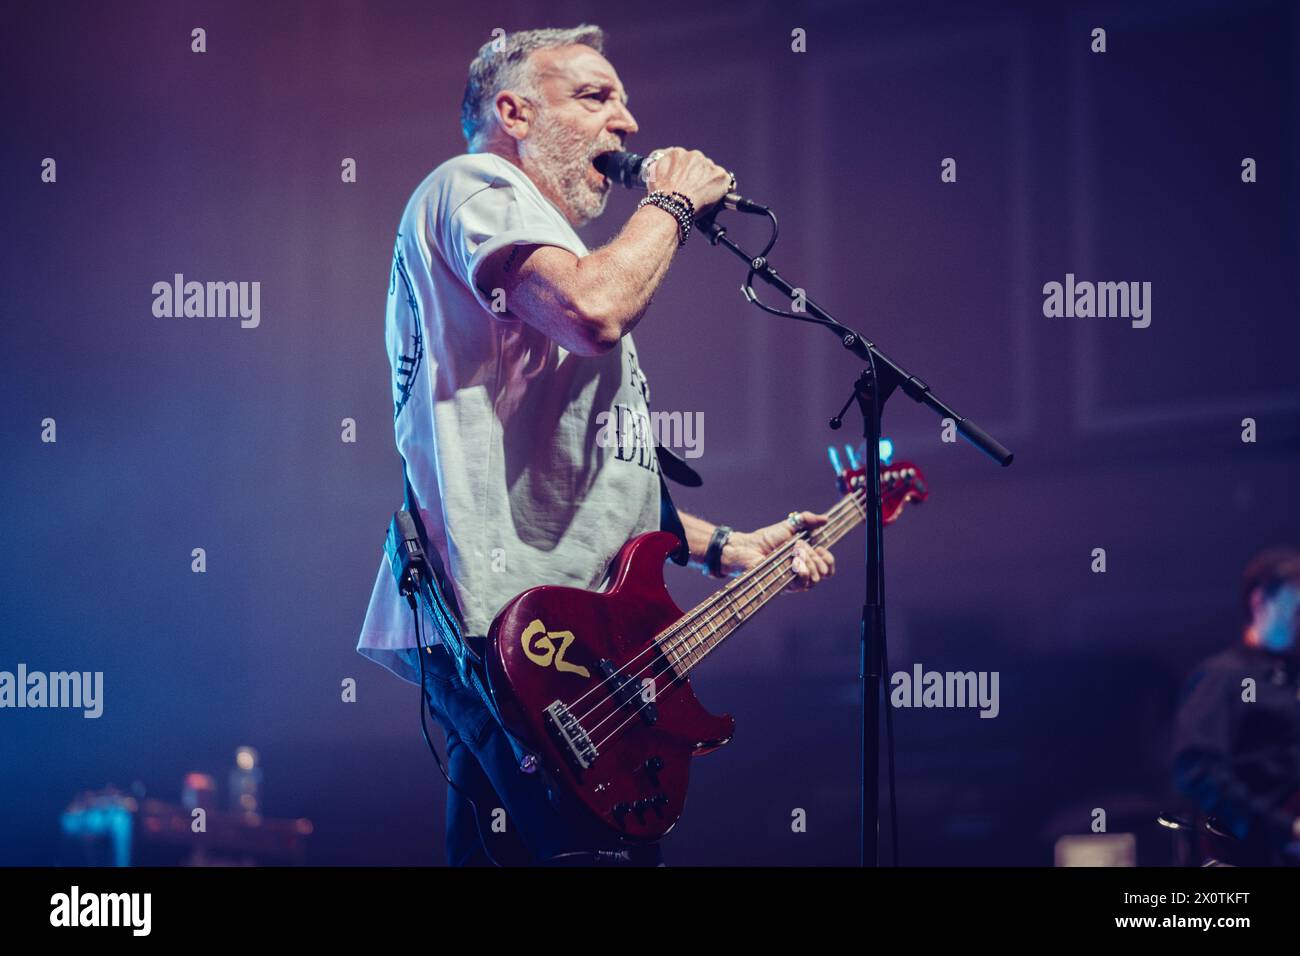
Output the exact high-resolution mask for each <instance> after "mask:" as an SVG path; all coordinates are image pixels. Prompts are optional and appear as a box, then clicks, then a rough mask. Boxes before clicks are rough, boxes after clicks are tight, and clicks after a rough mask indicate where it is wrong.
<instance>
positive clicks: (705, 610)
mask: <svg viewBox="0 0 1300 956" xmlns="http://www.w3.org/2000/svg"><path fill="white" fill-rule="evenodd" d="M855 493H856V492H855ZM852 499H853V494H849V495H845V496H844V497H843V498H842V499H840V501H838V502H836V504H835V505H834V506H833V507H832V508H831V509H830V511H829V512H828V515H827V523H826V524H825V525H822V526H820V527H818V528H813V529H810V530H811V531H812V532H813V533H816V532H818V531H821V530H822V529H823V528H826V527H828V526H829V525H830V524H831V523H832V522H833V521H835V520H837V517H838V516H837V515H836V512H837V511H840V510H841V509H843V508H844V507H845V506H846V505H847V504H848V503H849V502H850V501H851V500H852ZM810 537H811V536H810V535H804V534H801V535H797V536H795V537H794V538H791V539H790V540H789V541H786V542H784V543H783V544H781V545H780V547H779V548H777V549H776V550H774V551H773V552H772V553H771V554H770V555H768V556H767V557H765V558H764V559H763V560H762V561H761V562H760V563H759V564H757V565H755V566H754V567H753V568H751V569H750V571H749V572H748V573H746V575H745V576H744V577H743V578H741V579H739V581H744V582H745V583H744V584H740V583H739V581H737V582H735V583H733V585H731V586H728V587H724V588H722V589H720V590H718V591H716V592H714V593H713V594H711V595H710V596H709V597H708V598H706V599H705V600H704V601H701V602H700V603H699V604H698V605H696V607H694V608H692V609H691V610H690V611H689V612H687V613H686V614H684V615H682V617H681V618H679V619H678V620H676V621H674V622H673V623H672V624H671V625H669V626H668V627H667V628H665V629H664V630H663V631H662V632H661V633H659V634H656V635H655V636H654V638H653V639H652V640H651V642H650V644H648V645H647V646H646V647H644V648H642V649H641V650H640V651H639V652H638V653H636V654H635V655H633V656H632V657H631V658H629V659H628V660H627V661H625V662H624V663H623V665H622V669H623V670H626V669H627V668H628V667H630V666H632V665H634V664H635V663H636V662H637V660H638V659H639V658H641V657H644V656H646V655H654V654H655V652H656V651H661V650H662V648H663V647H664V645H666V644H667V643H668V642H669V641H670V640H671V639H672V638H674V637H676V636H677V635H678V634H679V633H681V632H682V631H684V630H687V629H688V628H689V627H690V625H691V622H692V621H694V620H696V619H699V618H703V617H705V616H709V615H711V613H712V611H713V609H714V608H716V607H717V606H718V605H720V604H721V603H722V601H723V600H728V599H732V598H734V597H735V596H736V595H739V594H741V593H742V592H745V591H748V590H750V589H751V588H752V586H753V582H754V581H756V580H758V579H759V578H760V577H762V575H763V574H765V573H766V572H767V571H769V570H770V569H771V568H772V567H775V566H777V565H779V564H780V563H781V562H782V561H784V560H785V559H786V557H787V556H788V553H789V552H790V551H792V550H793V549H794V547H795V545H796V544H797V543H798V542H799V541H804V540H809V538H810ZM649 663H650V664H653V663H654V657H653V656H652V657H651V660H650V662H649ZM644 670H645V669H644V668H642V670H641V671H638V672H637V673H636V674H632V675H629V677H628V680H635V679H636V678H637V677H639V676H640V674H641V673H644ZM616 676H617V675H615V676H612V677H608V678H606V679H605V680H603V681H601V682H600V683H598V684H595V685H593V686H591V687H589V688H588V689H587V690H586V691H585V692H584V693H583V694H582V695H581V696H580V697H578V698H576V699H575V700H573V701H570V702H569V703H567V704H566V706H567V707H569V708H573V707H576V706H577V705H578V704H581V703H582V702H583V701H584V700H585V699H586V698H587V697H589V696H591V695H592V694H594V693H596V692H597V691H599V690H600V689H601V688H603V687H604V686H605V685H606V684H612V683H614V681H615V679H616ZM626 683H627V681H624V682H623V684H622V685H619V686H615V687H614V690H613V692H612V693H610V694H608V695H606V696H605V697H604V698H602V699H601V700H599V701H597V702H596V703H595V704H593V705H592V706H591V708H590V709H589V710H588V711H587V712H586V713H584V714H582V715H581V716H580V717H578V718H577V719H578V720H579V721H582V720H585V719H587V717H589V716H590V715H591V714H592V713H594V712H595V710H596V709H597V708H598V707H600V706H601V705H602V704H604V703H605V702H606V701H608V700H610V699H611V698H612V697H614V695H615V694H617V693H618V691H619V690H620V689H621V686H625V685H626Z"/></svg>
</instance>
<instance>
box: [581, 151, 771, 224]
mask: <svg viewBox="0 0 1300 956" xmlns="http://www.w3.org/2000/svg"><path fill="white" fill-rule="evenodd" d="M591 165H593V166H595V167H596V171H597V172H599V173H600V174H601V175H603V176H607V177H609V180H610V181H611V182H615V183H618V184H619V185H620V186H626V187H627V188H628V189H641V188H642V187H643V186H645V184H646V179H647V176H646V173H647V172H648V167H647V165H646V161H645V157H644V156H642V155H641V154H640V153H628V152H613V153H601V154H600V155H599V156H597V157H596V158H595V159H593V160H592V161H591ZM720 205H721V206H722V208H724V209H734V210H735V211H736V212H747V213H750V214H753V215H759V216H766V215H767V207H766V206H760V205H759V204H758V203H756V202H753V201H751V200H749V199H746V198H745V197H744V196H740V195H737V194H736V193H727V195H725V196H723V197H722V202H721V203H720Z"/></svg>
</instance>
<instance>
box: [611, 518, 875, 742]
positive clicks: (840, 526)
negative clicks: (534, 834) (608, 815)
mask: <svg viewBox="0 0 1300 956" xmlns="http://www.w3.org/2000/svg"><path fill="white" fill-rule="evenodd" d="M845 497H846V498H848V499H850V500H854V499H856V495H852V496H845ZM864 512H865V509H864V508H861V507H859V508H857V509H854V514H853V515H852V516H851V517H852V520H846V521H840V522H837V527H836V528H835V529H834V530H835V531H837V532H839V533H838V534H834V533H833V534H827V535H823V536H822V537H821V540H825V539H829V540H828V541H827V545H834V544H835V543H836V542H837V541H839V540H840V538H842V537H843V536H844V535H845V534H847V533H848V532H849V531H851V530H852V529H853V528H855V527H856V526H857V525H858V523H859V522H860V521H861V519H862V517H863V516H864ZM830 524H831V523H830V522H829V521H828V522H827V523H826V524H825V525H822V526H821V527H820V528H816V529H814V530H815V531H821V530H822V529H823V528H829V527H830ZM824 546H825V545H824ZM773 570H775V569H774V568H769V569H768V570H767V571H765V572H764V574H763V577H767V576H768V575H769V574H771V572H772V571H773ZM783 574H788V575H793V574H794V572H793V571H792V570H791V569H790V568H788V567H787V568H785V569H784V570H783V571H782V572H780V573H778V574H777V576H776V578H775V579H774V580H779V579H780V578H781V577H782V575H783ZM771 583H773V582H772V581H768V582H766V583H765V585H764V588H766V586H767V585H768V584H771ZM788 583H789V582H788V581H787V582H785V583H784V584H783V585H782V588H784V586H785V585H786V584H788ZM780 590H781V589H778V590H777V591H776V592H773V594H772V595H768V594H766V591H764V592H760V595H759V596H760V597H764V598H767V597H771V596H774V595H775V594H777V593H780ZM742 623H743V622H742ZM718 646H720V642H719V643H718V644H714V645H713V646H712V647H709V648H707V649H706V650H705V652H704V654H702V655H701V656H700V657H699V659H698V660H695V661H693V662H692V663H691V665H690V666H691V667H692V668H693V667H694V666H695V665H696V664H698V663H699V662H700V661H703V660H704V658H705V657H707V656H708V655H709V654H710V653H712V651H713V650H714V649H715V648H716V647H718ZM651 666H653V662H652V663H651ZM672 669H673V668H672V664H671V662H669V667H667V668H665V670H672ZM689 670H690V668H687V671H684V672H682V673H680V674H676V676H674V677H673V679H672V680H671V681H669V682H668V685H667V686H666V687H664V688H663V690H661V691H659V692H658V693H656V695H655V696H656V698H658V697H659V696H660V695H662V694H664V693H667V692H668V691H669V690H671V689H672V688H673V687H674V686H676V685H677V684H678V683H679V682H681V681H684V680H686V679H687V674H688V673H689ZM660 673H661V674H662V673H664V671H660ZM656 676H657V675H656ZM653 702H654V701H645V702H643V703H642V704H641V706H640V707H638V708H637V709H636V710H634V711H633V712H632V713H631V714H629V715H628V716H627V717H626V718H624V719H623V721H622V722H621V723H620V724H619V725H618V726H617V727H615V728H614V729H613V730H611V731H610V732H609V733H608V734H607V735H606V736H605V737H603V738H602V739H601V741H600V742H599V743H598V744H596V745H595V747H596V750H597V751H599V750H600V748H601V747H604V746H605V745H606V744H607V743H609V742H610V741H611V740H613V739H614V737H615V736H616V735H617V734H618V732H619V731H620V730H622V729H623V728H624V727H626V726H627V725H628V723H629V722H631V721H633V720H635V719H636V718H637V716H639V715H640V713H641V711H642V710H644V709H645V708H646V707H648V706H649V705H650V704H652V703H653ZM625 706H626V704H623V705H620V706H619V707H616V708H615V709H614V710H613V711H611V712H610V714H609V715H607V716H606V717H605V718H603V719H602V720H601V721H600V723H598V724H596V725H595V726H596V727H599V726H600V725H601V724H603V723H605V721H607V720H608V719H609V717H612V716H613V715H614V714H617V713H618V711H619V710H621V709H622V708H623V707H625ZM593 710H594V708H593ZM593 729H595V728H593Z"/></svg>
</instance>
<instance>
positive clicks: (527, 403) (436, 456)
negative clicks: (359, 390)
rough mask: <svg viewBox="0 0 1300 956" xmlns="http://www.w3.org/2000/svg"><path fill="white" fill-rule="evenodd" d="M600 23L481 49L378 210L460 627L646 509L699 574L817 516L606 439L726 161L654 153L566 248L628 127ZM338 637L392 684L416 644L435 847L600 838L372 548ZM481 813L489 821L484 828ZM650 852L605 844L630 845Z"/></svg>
mask: <svg viewBox="0 0 1300 956" xmlns="http://www.w3.org/2000/svg"><path fill="white" fill-rule="evenodd" d="M603 43H604V35H603V33H602V31H601V30H600V28H598V27H594V26H580V27H576V28H574V29H571V30H529V31H524V32H520V33H515V34H512V35H509V36H507V37H505V38H502V39H500V40H496V41H493V42H490V43H488V44H486V45H484V46H483V48H482V49H480V50H479V52H478V56H477V57H476V58H475V59H474V61H473V63H471V64H470V68H469V82H468V84H467V85H466V88H465V97H464V102H463V103H462V106H461V128H462V130H463V132H464V134H465V139H466V141H467V143H468V150H469V151H468V152H467V153H466V154H464V155H460V156H456V157H453V158H452V159H449V160H447V161H446V162H444V163H443V164H442V165H441V166H439V167H438V168H437V169H435V170H434V171H433V172H432V173H431V174H430V175H429V176H428V178H426V179H425V180H424V182H422V183H421V184H420V185H419V187H417V189H416V190H415V193H414V195H413V196H412V197H411V199H410V202H409V203H408V204H407V206H406V209H405V211H404V213H403V214H402V218H401V222H400V225H399V226H398V232H397V242H396V247H395V249H394V251H393V265H392V273H391V276H390V279H389V286H388V305H387V320H386V338H387V345H388V355H389V359H390V361H391V363H392V367H393V398H394V403H395V406H396V419H395V426H394V427H395V431H396V439H397V448H398V451H399V452H400V453H401V455H402V456H403V458H404V459H405V462H406V467H407V474H408V478H409V480H410V484H411V488H412V490H413V492H414V497H415V499H416V502H418V507H419V515H420V517H421V518H422V520H423V522H424V525H425V528H426V529H427V533H428V538H429V543H430V546H431V547H432V548H433V549H434V550H436V552H437V554H438V556H439V557H440V558H441V559H442V562H443V564H444V566H445V568H446V571H447V573H448V575H449V577H450V579H451V583H452V586H453V588H454V592H455V598H456V600H457V601H458V603H459V606H460V610H461V615H462V617H463V619H464V628H465V633H466V634H470V635H485V634H487V632H488V628H489V625H490V624H491V622H492V619H493V617H494V616H495V614H496V613H497V611H498V610H499V609H500V608H501V607H502V605H504V604H505V603H506V602H507V601H508V600H509V599H511V598H513V597H514V596H515V595H516V594H518V593H519V592H521V591H523V590H525V589H527V588H530V587H533V586H536V585H544V584H550V585H564V586H569V587H578V588H588V589H592V588H597V587H598V586H600V584H601V583H602V581H603V580H604V577H605V573H606V570H607V568H608V565H609V563H610V561H611V560H612V558H613V557H614V556H615V554H616V553H617V552H618V550H619V549H620V548H621V547H622V545H623V544H624V542H626V541H627V540H628V539H629V538H631V537H634V536H635V535H638V534H641V533H644V532H647V531H654V530H657V529H659V528H660V527H661V517H663V518H664V521H665V525H666V526H672V527H680V528H682V529H684V535H685V543H686V547H687V548H688V549H689V555H690V558H691V559H692V560H693V561H694V562H696V563H697V564H699V565H701V566H703V567H704V568H706V569H707V570H708V571H709V572H710V573H712V574H714V575H715V576H717V577H726V576H728V575H731V574H737V573H740V572H742V571H744V570H746V569H747V568H750V567H752V566H753V565H754V564H756V563H757V562H758V561H760V560H761V559H762V558H763V557H764V556H765V555H767V554H769V553H771V552H772V551H773V550H774V549H775V548H777V547H778V546H780V545H781V544H783V543H785V542H787V541H789V540H790V539H791V538H792V537H793V536H794V535H795V534H796V533H797V532H798V531H799V530H801V529H802V528H805V527H808V528H811V527H816V526H817V525H820V524H822V523H824V522H825V521H826V516H825V515H819V514H814V513H812V512H807V511H805V512H802V513H795V512H792V513H791V514H790V516H789V517H788V518H787V519H785V520H782V521H779V522H777V523H775V524H772V525H769V526H767V527H764V528H760V529H758V530H757V531H753V532H748V533H745V532H732V531H730V529H729V528H726V527H725V526H721V527H719V526H715V525H713V524H710V523H709V522H707V521H704V520H702V519H700V518H696V517H694V516H692V515H688V514H685V513H680V514H678V513H671V512H670V513H669V514H668V515H667V516H666V517H665V516H661V479H660V476H659V463H658V459H657V457H656V455H655V454H654V453H653V450H652V453H649V454H646V453H644V452H643V451H642V450H641V449H633V450H632V451H631V452H629V451H628V449H627V446H628V445H629V437H631V438H633V439H635V441H634V442H632V443H643V442H644V441H646V440H648V436H649V435H650V428H649V421H650V420H649V409H648V401H649V395H650V391H649V387H648V385H647V383H646V377H645V374H644V372H643V371H642V369H641V366H640V363H639V361H638V357H637V351H636V348H635V347H634V346H633V344H632V336H631V331H632V329H633V328H634V327H635V326H636V324H637V323H638V322H640V321H641V318H642V316H643V315H644V314H645V312H646V310H647V308H648V306H649V304H650V300H651V298H652V297H653V295H654V293H655V290H656V289H658V288H659V285H660V283H661V282H663V280H664V277H665V275H666V274H667V272H668V266H669V264H670V263H671V262H672V259H673V256H674V254H675V253H676V252H677V250H678V249H679V248H680V247H681V246H682V245H683V244H684V243H685V242H686V241H687V238H688V236H689V234H690V231H691V228H692V225H693V223H694V219H695V217H697V216H700V215H703V214H705V213H706V212H708V211H709V210H710V209H712V208H713V207H714V206H716V204H717V203H718V202H719V201H720V200H721V199H722V197H723V196H724V195H725V194H726V193H727V192H728V191H729V190H730V189H731V188H734V180H733V179H732V178H731V176H730V175H729V173H728V172H727V171H726V170H724V169H723V168H722V167H720V166H718V165H717V164H716V163H714V162H712V161H711V160H710V159H709V158H708V157H706V156H704V155H703V154H701V153H699V152H698V151H687V150H685V149H680V148H672V149H663V150H656V151H655V152H654V153H652V154H651V156H652V157H653V158H655V162H654V164H653V167H652V176H651V180H650V183H649V186H648V193H647V197H646V200H645V201H644V202H643V203H642V204H641V205H640V206H638V208H637V210H636V212H634V213H633V214H632V216H630V217H629V218H628V220H627V222H626V223H625V224H624V225H623V228H622V230H621V231H620V232H619V234H618V236H617V237H616V238H615V239H613V240H612V241H611V242H609V243H608V244H607V245H605V246H604V247H602V248H600V249H598V250H596V251H594V252H591V251H589V250H588V249H587V247H586V246H585V245H583V242H582V240H581V239H580V238H578V235H577V233H576V232H574V227H576V226H581V225H583V224H584V223H586V222H588V221H590V220H591V219H593V218H595V217H596V216H599V215H600V214H601V213H602V212H603V211H604V208H605V202H606V199H607V198H608V195H609V190H610V182H609V181H608V180H607V179H606V178H605V177H604V176H602V175H601V174H600V173H599V172H597V170H596V169H595V168H594V167H593V165H592V160H593V158H594V157H596V156H598V155H600V154H601V153H605V152H609V151H612V150H620V149H623V147H624V141H625V140H626V138H627V137H629V136H631V135H632V134H633V133H635V132H636V131H637V124H636V120H634V119H633V118H632V114H631V113H630V112H629V111H628V105H627V93H626V91H625V90H624V88H623V84H622V82H621V81H620V79H619V76H618V74H617V72H615V70H614V67H613V66H612V65H611V64H610V63H609V61H608V60H606V59H605V58H604V57H603V56H602V55H601V51H602V49H603ZM611 425H612V426H613V427H610V426H611ZM611 435H613V436H614V437H613V438H612V439H611V438H610V436H611ZM413 506H414V505H413ZM678 520H679V521H680V525H678ZM797 548H798V550H797V551H796V553H795V555H794V557H793V558H792V561H793V569H794V571H795V573H796V574H797V578H796V579H795V581H794V582H793V583H792V585H791V587H792V588H793V589H807V588H809V587H812V586H813V585H815V584H816V583H817V582H818V581H820V580H821V579H822V578H824V577H826V576H828V575H830V574H832V573H834V559H833V558H832V557H831V555H830V553H829V552H828V551H827V550H826V549H824V548H818V549H812V548H810V547H809V546H808V545H807V544H806V543H804V542H802V541H801V542H800V543H799V544H798V545H797ZM683 560H684V556H683ZM430 636H431V637H432V639H433V640H435V641H436V632H435V633H434V634H432V635H430ZM357 649H358V651H359V652H360V653H362V654H364V655H366V656H367V657H370V658H371V659H373V660H376V661H378V662H379V663H381V664H383V665H385V666H387V667H389V668H390V669H392V670H393V671H394V672H395V673H397V674H399V675H400V676H402V677H404V678H406V679H408V680H411V681H413V682H419V679H420V677H419V675H420V670H421V669H420V659H421V657H423V659H424V672H425V681H424V688H425V693H426V694H427V696H428V700H429V704H430V708H431V710H432V711H433V713H434V715H435V717H436V718H437V720H438V722H439V723H440V724H441V726H442V728H443V730H444V731H445V733H446V740H447V754H448V765H449V767H448V769H449V775H450V777H451V780H452V782H453V783H454V784H455V787H454V788H453V789H452V790H450V791H449V793H448V799H447V859H448V862H449V863H451V864H453V865H471V864H482V863H485V862H489V861H490V860H494V859H495V860H497V861H499V862H505V861H512V862H513V861H526V862H533V863H545V862H551V861H555V862H562V861H572V860H584V859H585V860H588V861H590V860H594V859H596V855H595V854H594V853H593V851H597V850H608V849H609V848H608V847H602V846H599V845H594V844H593V843H592V842H591V839H592V838H591V837H589V836H586V835H584V834H582V833H579V832H578V831H577V830H575V829H573V827H572V825H571V824H569V823H568V822H567V818H565V817H564V816H562V815H561V814H560V813H559V812H557V810H556V809H555V807H554V806H553V805H552V804H551V802H550V800H549V798H548V794H547V787H546V784H545V781H544V779H543V778H542V775H541V774H540V773H525V772H523V771H521V769H520V762H519V760H518V754H517V753H516V752H515V751H514V750H513V749H512V747H511V743H510V740H509V738H508V736H507V734H506V733H505V732H504V730H503V729H502V728H501V726H500V724H499V723H498V722H497V720H496V719H495V718H494V716H493V714H492V712H491V711H490V710H488V708H487V707H486V706H485V705H484V703H483V701H482V700H481V698H480V697H479V696H478V695H476V694H475V693H474V692H473V691H471V690H470V689H468V688H466V687H465V686H464V685H463V684H462V683H461V681H460V679H459V677H458V675H457V673H456V670H455V667H454V664H453V662H452V660H451V658H450V655H449V654H448V653H447V652H446V651H445V650H444V648H443V647H442V646H441V645H438V646H435V647H432V648H430V649H429V650H428V651H427V652H426V653H424V654H420V653H419V652H418V651H417V650H416V640H415V631H414V627H413V624H412V616H411V613H410V611H409V609H408V608H407V606H406V604H405V603H404V602H403V601H402V599H401V598H400V597H399V595H398V594H397V591H396V588H395V586H394V583H393V577H392V574H391V573H390V570H389V568H388V566H387V563H386V562H384V563H381V566H380V568H379V572H378V574H377V576H376V580H375V588H374V592H373V594H372V595H371V599H370V606H369V610H368V612H367V615H366V620H365V624H364V626H363V628H362V632H361V639H360V642H359V645H358V648H357ZM467 798H468V799H467ZM471 801H472V804H473V806H471ZM473 807H477V809H478V817H477V818H476V816H475V813H474V809H473ZM502 810H503V811H504V814H505V821H506V826H505V833H504V834H503V835H502V834H499V833H498V832H497V831H498V830H499V829H500V827H499V825H498V826H497V827H493V826H492V824H493V823H494V822H498V821H499V820H500V811H502ZM484 837H486V838H487V839H488V840H490V843H489V844H487V845H485V843H484ZM650 850H651V852H647V853H642V854H634V853H630V852H625V853H624V854H623V858H624V859H627V860H628V861H630V862H640V863H651V864H653V863H655V862H657V861H658V859H659V855H658V849H657V847H652V848H650ZM633 857H635V859H633ZM600 858H602V859H608V858H609V855H608V854H601V855H600Z"/></svg>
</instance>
